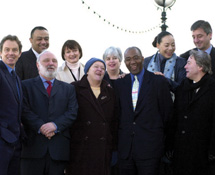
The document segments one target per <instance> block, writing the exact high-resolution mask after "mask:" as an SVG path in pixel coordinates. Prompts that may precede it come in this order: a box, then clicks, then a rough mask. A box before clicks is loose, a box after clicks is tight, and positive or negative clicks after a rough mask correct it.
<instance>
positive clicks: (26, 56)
mask: <svg viewBox="0 0 215 175" xmlns="http://www.w3.org/2000/svg"><path fill="white" fill-rule="evenodd" d="M30 56H35V55H34V53H33V51H32V49H30V50H27V51H24V52H22V54H21V56H20V57H19V60H23V59H27V58H29V57H30ZM35 57H36V56H35ZM19 60H18V61H19Z"/></svg>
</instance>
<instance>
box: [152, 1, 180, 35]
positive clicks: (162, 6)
mask: <svg viewBox="0 0 215 175" xmlns="http://www.w3.org/2000/svg"><path fill="white" fill-rule="evenodd" d="M154 1H155V2H156V6H157V7H158V9H161V10H162V13H161V20H162V23H163V24H162V26H161V31H166V29H167V27H168V26H167V25H166V19H167V18H166V10H167V9H171V7H172V6H173V5H174V4H175V1H176V0H154Z"/></svg>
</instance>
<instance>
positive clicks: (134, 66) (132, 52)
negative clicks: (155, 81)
mask: <svg viewBox="0 0 215 175" xmlns="http://www.w3.org/2000/svg"><path fill="white" fill-rule="evenodd" d="M124 58H125V65H126V67H127V68H128V70H129V71H130V72H131V73H132V74H133V75H137V74H139V73H140V72H141V71H142V69H143V60H144V57H143V56H141V54H140V53H139V52H138V50H137V49H136V48H130V49H128V50H126V52H125V54H124Z"/></svg>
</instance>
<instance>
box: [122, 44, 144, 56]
mask: <svg viewBox="0 0 215 175" xmlns="http://www.w3.org/2000/svg"><path fill="white" fill-rule="evenodd" d="M130 49H136V50H137V51H138V52H139V54H140V56H141V57H142V56H143V55H142V52H141V50H140V49H139V48H138V47H136V46H132V47H129V48H127V49H126V50H125V52H124V55H125V53H126V52H127V51H128V50H130Z"/></svg>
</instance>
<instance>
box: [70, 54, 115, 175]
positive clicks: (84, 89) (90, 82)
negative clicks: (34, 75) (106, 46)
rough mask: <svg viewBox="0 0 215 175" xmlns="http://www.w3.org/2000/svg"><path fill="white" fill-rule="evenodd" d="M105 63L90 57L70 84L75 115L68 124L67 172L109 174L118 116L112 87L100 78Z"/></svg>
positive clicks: (83, 174)
mask: <svg viewBox="0 0 215 175" xmlns="http://www.w3.org/2000/svg"><path fill="white" fill-rule="evenodd" d="M105 68H106V66H105V63H104V61H103V60H101V59H98V58H91V59H90V60H89V61H88V62H87V63H86V65H85V69H84V71H85V74H86V75H84V76H83V77H82V79H81V80H80V81H77V82H73V83H72V84H73V85H74V86H75V89H76V96H77V100H78V106H79V109H78V117H77V120H76V121H75V123H74V124H73V125H72V127H71V160H70V163H69V165H68V167H67V170H66V174H67V175H86V174H87V175H96V174H101V175H107V174H110V163H111V154H112V152H113V151H116V138H117V137H116V135H117V116H116V112H117V111H116V101H115V94H114V91H113V89H112V88H111V87H110V86H109V84H108V83H107V82H106V81H104V80H103V76H104V73H105Z"/></svg>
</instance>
